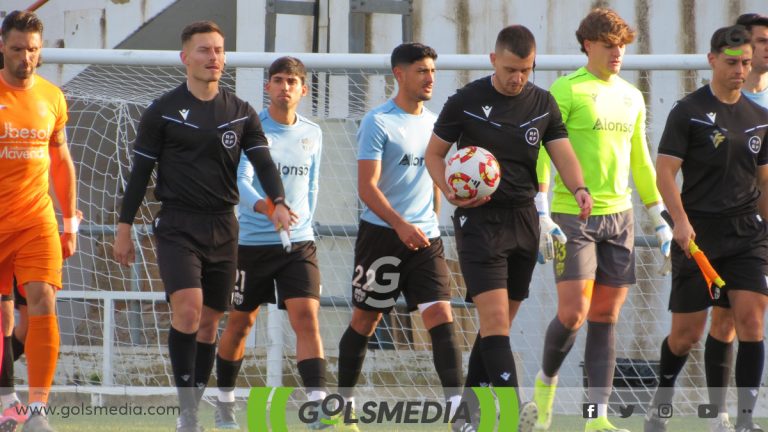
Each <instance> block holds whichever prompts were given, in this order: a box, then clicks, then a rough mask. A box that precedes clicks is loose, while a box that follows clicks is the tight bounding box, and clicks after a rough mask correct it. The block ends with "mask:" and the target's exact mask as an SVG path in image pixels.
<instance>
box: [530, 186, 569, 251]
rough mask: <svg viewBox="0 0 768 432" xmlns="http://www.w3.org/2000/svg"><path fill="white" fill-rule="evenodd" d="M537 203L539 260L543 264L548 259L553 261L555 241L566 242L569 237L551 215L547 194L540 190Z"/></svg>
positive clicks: (536, 199)
mask: <svg viewBox="0 0 768 432" xmlns="http://www.w3.org/2000/svg"><path fill="white" fill-rule="evenodd" d="M534 201H535V203H536V211H537V212H538V213H539V230H540V234H539V254H538V257H537V260H538V261H539V263H541V264H545V263H546V262H547V261H551V260H552V259H554V258H555V243H554V240H557V241H558V242H560V243H565V242H566V241H567V240H568V238H567V237H566V236H565V233H564V232H563V230H562V229H560V226H559V225H558V224H556V223H555V221H553V220H552V218H551V217H549V202H548V201H547V194H546V193H544V192H539V193H537V194H536V198H535V199H534Z"/></svg>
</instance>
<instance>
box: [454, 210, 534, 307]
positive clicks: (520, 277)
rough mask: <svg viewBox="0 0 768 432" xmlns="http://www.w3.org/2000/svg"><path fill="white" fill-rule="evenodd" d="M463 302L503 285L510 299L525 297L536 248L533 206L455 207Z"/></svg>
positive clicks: (517, 299)
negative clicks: (465, 290)
mask: <svg viewBox="0 0 768 432" xmlns="http://www.w3.org/2000/svg"><path fill="white" fill-rule="evenodd" d="M453 226H454V229H455V232H456V249H457V251H458V253H459V265H460V266H461V272H462V274H463V275H464V282H466V284H467V301H471V300H472V297H473V296H476V295H478V294H481V293H483V292H486V291H490V290H494V289H498V288H506V289H507V295H508V297H509V299H510V300H515V301H523V300H524V299H526V298H527V297H528V286H529V285H530V283H531V277H532V275H533V269H534V268H535V267H536V256H537V253H538V250H539V215H538V213H537V212H536V206H534V205H533V203H531V205H530V206H525V207H519V208H499V207H487V206H481V207H475V208H461V207H459V208H457V209H456V212H455V213H454V215H453Z"/></svg>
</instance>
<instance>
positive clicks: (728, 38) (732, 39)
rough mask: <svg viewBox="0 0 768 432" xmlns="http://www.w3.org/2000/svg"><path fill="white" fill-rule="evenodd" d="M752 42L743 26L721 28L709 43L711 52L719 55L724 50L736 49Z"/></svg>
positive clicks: (713, 34)
mask: <svg viewBox="0 0 768 432" xmlns="http://www.w3.org/2000/svg"><path fill="white" fill-rule="evenodd" d="M751 42H752V37H751V36H750V35H749V32H748V31H747V28H746V27H744V26H743V25H740V24H736V25H732V26H728V27H721V28H719V29H717V30H715V32H714V33H712V39H710V41H709V52H711V53H712V54H719V53H720V52H722V51H723V49H724V48H736V47H740V46H742V45H747V44H750V43H751Z"/></svg>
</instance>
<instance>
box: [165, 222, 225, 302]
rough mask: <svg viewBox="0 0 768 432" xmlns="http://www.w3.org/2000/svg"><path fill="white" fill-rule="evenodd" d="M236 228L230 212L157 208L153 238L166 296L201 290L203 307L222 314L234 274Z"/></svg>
mask: <svg viewBox="0 0 768 432" xmlns="http://www.w3.org/2000/svg"><path fill="white" fill-rule="evenodd" d="M238 228H239V226H238V223H237V218H236V217H235V213H234V211H232V212H226V213H218V214H211V213H194V212H189V211H182V210H177V209H169V208H163V209H161V210H160V213H159V214H158V216H157V218H155V222H154V235H155V240H156V242H157V264H158V266H159V267H160V278H161V279H162V280H163V285H164V286H165V293H166V296H167V297H170V295H171V294H173V293H174V292H176V291H178V290H180V289H184V288H202V290H203V304H204V305H205V306H208V307H210V308H212V309H214V310H217V311H222V312H223V311H226V310H227V309H228V308H229V300H230V298H231V293H232V288H233V287H234V286H235V277H236V273H237V235H238Z"/></svg>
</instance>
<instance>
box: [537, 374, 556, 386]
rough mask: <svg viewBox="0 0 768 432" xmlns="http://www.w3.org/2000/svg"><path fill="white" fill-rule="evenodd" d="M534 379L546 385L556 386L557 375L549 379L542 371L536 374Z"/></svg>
mask: <svg viewBox="0 0 768 432" xmlns="http://www.w3.org/2000/svg"><path fill="white" fill-rule="evenodd" d="M536 378H538V379H540V380H541V382H543V383H544V384H546V385H557V375H555V376H553V377H550V376H547V375H546V374H545V373H544V371H541V370H540V371H539V373H538V374H536Z"/></svg>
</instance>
